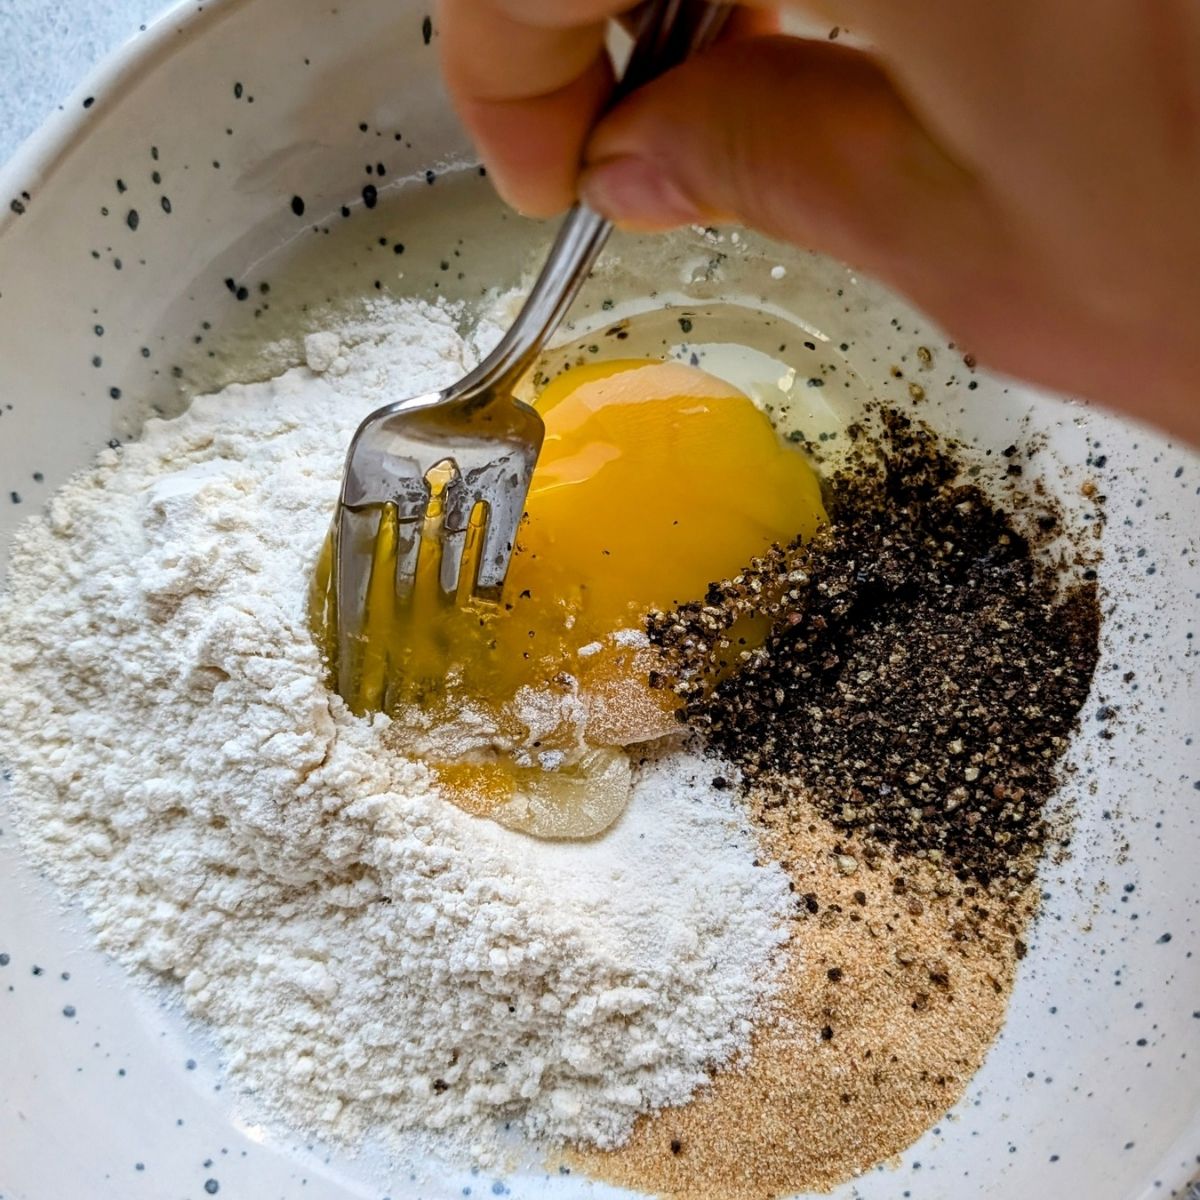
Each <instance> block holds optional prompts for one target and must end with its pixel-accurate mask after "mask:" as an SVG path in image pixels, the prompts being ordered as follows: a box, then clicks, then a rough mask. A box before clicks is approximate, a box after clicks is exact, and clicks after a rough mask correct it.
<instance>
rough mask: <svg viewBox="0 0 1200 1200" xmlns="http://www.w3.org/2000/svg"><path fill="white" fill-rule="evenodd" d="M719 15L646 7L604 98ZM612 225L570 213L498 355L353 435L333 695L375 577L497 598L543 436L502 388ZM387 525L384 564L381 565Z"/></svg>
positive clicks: (534, 347)
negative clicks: (423, 572) (433, 564)
mask: <svg viewBox="0 0 1200 1200" xmlns="http://www.w3.org/2000/svg"><path fill="white" fill-rule="evenodd" d="M727 15H728V9H727V8H726V6H725V5H723V4H709V3H701V2H699V0H652V2H651V3H649V4H648V5H646V6H645V9H644V12H643V14H642V20H641V22H640V25H639V28H638V32H637V36H636V39H635V42H634V46H633V50H632V52H631V54H630V58H629V62H628V65H627V67H626V70H625V72H624V74H623V76H622V78H621V81H620V83H619V84H618V86H617V88H616V90H615V94H614V98H615V99H619V98H621V97H622V96H625V95H627V94H628V93H629V92H630V91H632V90H634V89H635V88H637V87H639V86H640V85H641V84H643V83H646V82H648V81H649V80H651V79H653V78H655V77H656V76H658V75H660V74H662V73H663V72H664V71H666V70H669V69H670V68H671V67H673V66H676V65H678V64H679V63H681V62H682V61H683V60H684V59H685V58H687V57H688V56H689V55H690V54H692V53H693V52H694V51H696V50H698V49H700V48H701V47H703V46H705V45H707V44H708V43H709V42H711V41H712V40H713V39H714V38H715V37H716V35H717V33H718V32H719V31H720V29H721V27H722V25H723V24H724V22H725V19H726V17H727ZM611 230H612V226H611V225H610V224H609V222H608V221H606V220H605V219H604V218H603V217H601V216H599V215H598V214H597V213H595V212H592V211H591V210H589V209H587V208H585V207H584V206H582V205H576V206H575V207H574V208H573V209H572V210H571V212H570V213H569V214H568V215H567V217H566V219H565V220H564V221H563V224H562V227H561V229H560V230H559V233H558V236H557V238H556V239H555V241H554V245H553V246H552V248H551V250H550V254H549V257H548V258H547V260H546V264H545V266H544V267H543V268H542V272H541V274H540V276H539V277H538V280H537V282H536V283H535V284H534V286H533V290H532V291H531V292H530V294H529V298H528V299H527V300H526V302H525V305H524V307H523V308H522V310H521V312H520V314H519V315H518V317H517V319H516V320H515V321H514V323H513V325H512V328H511V329H510V330H509V331H508V333H507V334H506V335H505V337H504V338H503V340H502V341H501V342H500V344H499V345H498V346H497V347H496V349H495V350H494V351H493V352H492V353H491V354H490V355H489V356H488V357H487V358H486V359H485V360H484V361H483V362H482V363H481V364H480V365H479V366H478V367H476V368H475V370H473V371H472V372H470V374H468V375H467V376H466V377H465V378H464V379H462V380H460V381H459V382H458V383H455V384H453V385H452V386H451V387H448V388H446V389H445V390H444V391H442V392H436V393H431V394H429V395H425V396H418V397H415V398H414V399H411V400H403V401H399V402H397V403H395V404H389V405H387V406H386V407H385V408H381V409H379V410H378V411H377V412H375V413H373V414H372V415H371V416H369V417H368V418H367V419H366V420H365V421H364V422H363V424H362V425H361V426H360V427H359V429H358V431H357V433H355V435H354V438H353V440H352V441H351V443H350V451H349V454H348V456H347V459H346V469H345V475H344V477H343V481H342V491H341V496H340V499H339V503H338V510H337V514H336V516H335V519H334V523H333V533H332V541H333V546H332V549H333V561H332V563H331V568H332V577H331V584H332V587H331V594H330V611H329V613H328V617H329V619H330V621H331V623H332V627H333V629H334V630H336V636H335V639H334V646H333V648H334V650H335V652H336V655H337V664H336V667H337V685H338V690H339V691H340V692H341V693H342V695H343V696H345V697H346V698H347V700H349V699H350V696H351V693H352V692H355V691H356V690H357V689H358V688H359V684H360V679H359V674H360V666H361V661H360V660H361V656H362V652H363V651H364V649H366V648H365V647H364V645H363V642H364V639H365V636H366V635H365V632H364V616H365V611H366V608H367V606H368V603H369V602H374V601H376V600H378V599H381V598H382V596H383V589H381V587H380V580H381V578H388V577H390V581H394V592H395V596H396V597H399V599H400V601H401V602H403V600H404V598H405V597H406V596H407V595H409V594H411V592H412V589H413V587H414V584H415V581H416V577H417V564H418V561H419V559H420V558H421V557H422V555H424V554H428V553H430V552H431V550H433V551H435V552H437V553H439V554H440V561H439V563H438V566H437V578H438V581H439V586H440V591H441V595H442V598H443V599H444V600H445V601H447V602H462V601H464V600H466V599H470V598H475V599H481V600H485V601H493V602H495V601H498V600H499V598H500V594H501V590H502V588H503V586H504V579H505V576H506V574H507V572H508V565H509V561H510V559H511V557H512V553H513V547H514V545H515V544H516V537H517V527H518V525H519V524H520V521H521V518H522V515H523V513H524V507H525V499H526V496H527V495H528V492H529V484H530V479H531V477H532V475H533V468H534V465H535V464H536V462H537V458H538V454H539V453H540V452H541V447H542V440H543V436H544V428H543V425H542V419H541V417H540V416H538V414H537V413H536V412H535V411H534V410H533V409H532V408H531V407H530V406H529V405H527V404H523V403H521V402H520V401H518V400H517V399H516V398H515V397H514V395H513V389H514V387H515V386H516V384H517V383H518V382H519V381H520V380H521V378H522V377H523V376H524V375H525V374H526V373H527V372H528V371H529V369H530V367H531V366H532V365H533V363H534V360H535V359H536V358H537V356H538V355H539V354H540V353H541V352H542V350H543V349H544V348H545V346H546V343H547V342H548V341H549V339H550V337H551V336H552V335H553V333H554V331H555V330H556V329H557V328H558V325H559V323H560V322H561V321H562V318H563V317H564V315H565V314H566V312H567V309H568V308H570V306H571V303H572V302H573V301H574V299H575V297H576V295H577V294H578V292H579V289H580V287H581V286H582V285H583V282H584V280H585V279H586V278H587V276H588V273H589V272H590V270H591V268H592V266H593V264H594V263H595V261H596V259H597V257H598V256H599V254H600V251H601V250H602V249H603V247H604V244H605V242H606V241H607V240H608V236H609V233H610V232H611ZM385 526H386V527H387V530H388V532H387V535H386V538H385V543H386V545H387V552H388V553H389V554H394V558H395V563H394V568H393V567H392V565H391V564H390V563H381V562H380V561H378V560H379V556H380V545H381V541H380V532H381V530H382V529H384V527H385ZM383 571H386V573H387V575H386V576H383V575H381V572H383ZM389 599H390V597H389Z"/></svg>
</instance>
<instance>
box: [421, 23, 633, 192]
mask: <svg viewBox="0 0 1200 1200" xmlns="http://www.w3.org/2000/svg"><path fill="white" fill-rule="evenodd" d="M630 7H631V5H630V3H629V0H441V5H440V13H441V19H440V22H439V27H440V31H441V53H442V63H443V68H444V71H445V75H446V80H447V83H448V84H449V86H450V91H451V94H452V95H453V97H454V101H455V105H456V107H457V108H458V112H459V115H460V116H461V117H462V119H463V122H464V124H465V125H466V126H467V129H468V131H469V132H470V133H471V136H472V137H473V138H474V140H475V143H476V145H477V146H478V147H479V149H480V152H481V153H482V154H483V156H484V159H485V161H486V162H487V163H488V165H489V168H490V169H491V172H492V176H493V179H494V181H495V184H496V187H497V189H498V190H499V192H500V194H501V195H502V196H503V197H504V198H505V199H506V200H508V201H509V202H510V203H511V204H512V205H513V206H514V207H516V208H517V209H519V210H520V211H522V212H526V213H529V214H530V215H533V216H549V215H551V214H553V213H555V212H559V211H561V210H562V209H563V208H564V207H566V206H567V205H568V204H569V203H570V202H571V200H572V199H574V196H575V180H576V177H577V175H578V170H579V161H580V156H581V153H582V150H583V145H584V142H585V140H586V138H587V134H588V131H589V130H590V129H591V127H592V125H593V124H594V122H595V120H596V117H597V116H598V114H599V113H600V111H601V109H602V108H603V107H604V104H605V101H606V100H607V98H608V95H609V92H610V91H611V88H612V69H611V66H610V64H609V60H608V55H607V53H606V50H605V32H606V27H607V22H608V19H609V18H610V17H613V16H617V15H619V14H621V13H622V12H625V11H627V10H628V9H629V8H630Z"/></svg>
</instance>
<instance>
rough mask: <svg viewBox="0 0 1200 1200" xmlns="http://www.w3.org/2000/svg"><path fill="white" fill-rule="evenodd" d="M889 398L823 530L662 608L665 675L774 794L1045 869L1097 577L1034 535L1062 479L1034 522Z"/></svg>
mask: <svg viewBox="0 0 1200 1200" xmlns="http://www.w3.org/2000/svg"><path fill="white" fill-rule="evenodd" d="M879 417H880V426H881V428H880V431H879V432H878V433H873V434H871V435H868V434H867V432H866V430H865V429H864V428H863V427H861V426H859V427H856V428H854V429H853V430H851V431H850V433H851V437H852V438H853V439H854V443H855V449H854V451H853V452H852V453H851V455H850V457H849V459H848V460H847V462H846V463H845V464H844V465H843V466H841V467H840V468H838V469H837V470H836V471H835V472H834V474H833V475H832V477H831V478H830V479H829V481H828V495H827V506H828V508H829V512H830V517H831V522H830V525H829V526H828V527H827V528H826V530H825V531H823V533H821V534H820V535H818V536H817V538H815V539H814V540H813V541H811V542H810V543H808V544H806V545H793V546H791V547H789V548H787V549H776V550H775V551H773V552H772V553H770V554H768V555H767V556H766V557H764V558H762V559H759V560H756V561H755V563H754V564H752V565H751V567H750V568H748V569H747V570H746V571H745V572H743V574H742V575H740V576H738V577H737V578H736V579H734V580H730V581H726V582H723V583H720V584H716V585H714V586H713V587H711V588H710V589H709V593H708V595H707V596H706V598H705V602H704V603H697V604H690V605H685V606H683V607H681V608H679V609H677V610H675V611H672V612H670V613H656V614H652V616H651V618H650V621H649V634H650V638H651V641H652V642H653V643H654V644H656V645H657V646H659V647H660V648H661V649H662V651H663V653H664V658H665V661H666V663H667V664H668V665H669V669H665V670H664V671H663V672H661V673H660V674H659V675H658V676H657V677H656V682H658V683H659V685H660V686H669V687H672V688H673V689H674V690H675V692H676V693H677V694H678V695H679V696H680V698H681V700H682V701H683V706H682V708H681V710H680V712H679V717H680V719H681V720H682V721H684V722H686V723H687V724H688V725H689V726H691V727H692V728H693V729H695V730H696V731H698V732H699V733H701V734H702V735H703V736H704V737H705V738H706V739H707V741H708V743H709V745H710V746H711V747H712V748H713V749H714V750H715V751H717V752H718V753H719V754H721V755H722V757H724V758H726V759H728V760H732V761H733V762H735V763H736V764H737V765H738V766H739V767H740V768H741V769H742V772H743V774H744V776H745V780H746V783H747V784H748V785H751V786H754V787H755V788H758V789H762V788H767V789H768V790H769V791H770V792H771V794H772V799H771V800H770V801H769V802H768V803H769V804H771V805H774V806H776V807H779V808H781V809H784V810H786V809H787V808H788V806H789V803H790V802H794V800H795V797H796V794H797V789H798V788H799V789H803V791H804V793H805V794H806V795H807V797H808V798H809V799H810V800H811V801H812V802H813V803H814V805H815V806H816V808H817V809H818V810H819V811H820V812H821V813H822V815H824V816H825V817H826V818H827V819H828V820H829V821H830V822H831V823H832V824H833V825H834V826H836V827H838V828H840V829H843V830H846V831H849V832H854V833H856V834H859V835H861V836H863V837H864V838H865V839H866V840H867V842H868V844H871V843H875V844H879V845H880V846H881V847H882V846H888V847H891V848H892V849H893V850H894V851H895V852H896V853H899V854H916V855H917V856H919V857H920V858H924V859H927V860H929V861H931V862H933V863H934V864H937V863H944V864H945V865H946V866H948V867H950V868H951V869H952V870H954V871H955V872H956V873H957V874H958V875H959V877H960V878H962V879H975V880H978V881H980V882H982V883H984V884H985V885H986V884H988V883H990V882H992V881H993V880H1000V879H1004V878H1011V877H1016V878H1017V879H1019V880H1022V881H1028V879H1029V878H1030V877H1031V875H1032V871H1033V864H1034V863H1035V862H1036V857H1037V855H1038V853H1039V852H1040V850H1041V848H1042V846H1043V844H1044V842H1045V840H1046V837H1047V833H1048V828H1047V822H1046V816H1045V805H1046V802H1047V800H1048V799H1049V798H1050V796H1051V795H1052V793H1053V791H1054V790H1055V788H1056V786H1057V783H1058V767H1059V763H1060V760H1061V758H1062V756H1063V753H1064V751H1065V749H1066V746H1067V740H1068V737H1069V735H1070V733H1071V730H1072V728H1073V727H1074V724H1075V719H1076V715H1077V713H1078V712H1079V709H1080V707H1081V706H1082V705H1083V703H1084V701H1085V700H1086V698H1087V694H1088V690H1089V687H1090V684H1091V679H1092V674H1093V671H1094V669H1095V665H1096V658H1097V642H1098V632H1099V609H1098V603H1097V595H1096V584H1095V582H1094V580H1087V579H1074V578H1072V579H1067V578H1065V577H1063V574H1062V572H1063V568H1061V567H1055V566H1053V565H1051V563H1050V562H1049V561H1048V558H1047V556H1044V555H1041V554H1039V553H1038V550H1037V547H1036V545H1035V544H1034V542H1031V540H1030V537H1031V536H1032V537H1033V538H1034V539H1038V538H1041V539H1049V538H1050V537H1052V536H1053V534H1054V533H1055V531H1056V529H1057V527H1058V518H1057V517H1056V515H1055V514H1054V513H1053V512H1052V511H1051V510H1049V509H1048V508H1047V507H1046V504H1045V500H1044V498H1040V497H1039V498H1037V499H1036V501H1035V500H1034V494H1033V493H1031V499H1030V504H1031V506H1032V505H1034V504H1035V503H1036V505H1037V511H1036V512H1032V511H1031V513H1030V514H1029V517H1030V519H1028V520H1025V521H1022V520H1020V519H1019V516H1020V514H1018V516H1014V515H1013V514H1010V513H1008V512H1005V511H1004V510H1003V509H1002V508H1000V507H999V505H998V504H997V503H996V501H995V500H994V499H993V498H991V497H989V496H988V495H987V494H985V492H984V491H983V490H982V489H981V488H980V487H979V486H977V485H976V484H975V483H973V482H971V481H970V479H969V478H968V477H967V476H966V475H965V472H964V468H963V462H962V460H961V457H960V456H959V455H958V453H957V451H956V449H955V448H954V447H952V446H950V445H948V444H947V443H945V442H944V441H941V440H939V439H938V437H937V436H936V435H935V434H934V433H933V432H932V431H931V430H930V429H929V428H928V427H926V426H924V425H923V424H921V423H919V422H916V421H914V420H912V419H911V418H909V417H907V416H904V415H903V414H900V413H898V412H895V411H892V410H881V412H880V414H879ZM1014 453H1015V449H1014ZM1009 457H1011V455H1009ZM1010 474H1015V473H1013V472H1011V471H1010ZM1026 525H1028V527H1029V529H1030V530H1032V534H1031V535H1025V534H1023V533H1022V532H1020V529H1022V528H1025V526H1026ZM1093 574H1094V573H1093ZM755 614H757V615H758V619H759V620H761V618H762V617H766V618H768V619H769V620H770V622H771V628H770V632H769V634H768V635H767V637H766V640H765V642H764V643H763V644H762V645H761V647H759V648H752V639H751V637H750V635H749V633H748V632H747V631H748V628H749V626H748V624H747V622H749V621H750V620H752V619H754V617H755ZM779 815H782V814H779ZM848 861H852V860H848ZM856 865H857V864H856Z"/></svg>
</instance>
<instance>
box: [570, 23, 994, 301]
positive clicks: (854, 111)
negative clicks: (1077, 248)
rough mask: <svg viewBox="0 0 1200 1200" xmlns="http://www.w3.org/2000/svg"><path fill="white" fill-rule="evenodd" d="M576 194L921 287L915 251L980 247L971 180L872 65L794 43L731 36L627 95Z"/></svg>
mask: <svg viewBox="0 0 1200 1200" xmlns="http://www.w3.org/2000/svg"><path fill="white" fill-rule="evenodd" d="M580 194H581V196H582V197H583V199H584V200H586V201H587V202H588V203H589V204H590V205H591V206H592V207H593V208H595V209H597V210H598V211H600V212H601V213H603V214H604V215H606V216H608V217H610V218H612V219H613V220H615V221H616V222H617V223H618V224H620V225H623V226H625V227H627V228H633V229H641V230H656V229H665V228H670V227H672V226H676V225H681V224H689V223H702V224H707V223H712V222H721V221H730V220H734V221H738V222H741V223H743V224H746V225H750V226H753V227H755V228H758V229H760V230H762V231H763V232H765V233H768V234H770V235H772V236H775V237H778V238H781V239H783V240H786V241H791V242H796V243H799V244H802V245H805V246H809V247H813V248H816V249H820V250H823V251H825V252H827V253H830V254H833V255H835V256H837V257H839V258H841V259H843V260H846V261H849V262H853V263H855V264H856V265H857V266H859V267H861V268H864V269H867V270H871V271H873V272H874V273H876V274H879V275H881V276H882V277H884V278H886V279H888V280H889V281H890V282H892V283H893V284H897V285H899V286H901V287H906V288H909V289H911V290H915V291H918V292H920V291H923V290H925V289H924V288H921V287H914V286H913V285H914V282H915V281H914V280H913V279H912V278H910V277H909V275H910V271H911V267H912V265H913V264H914V263H916V262H918V261H919V260H921V259H922V257H924V258H925V260H926V261H925V263H924V268H922V270H925V269H929V268H933V267H935V266H938V264H937V263H935V262H930V261H928V256H930V255H935V256H936V257H937V258H938V259H941V260H943V261H956V262H957V266H958V268H959V269H960V270H962V269H970V263H969V262H965V261H964V260H963V259H962V257H961V255H962V254H963V253H965V252H967V251H968V250H969V248H970V247H971V246H972V244H978V241H980V240H982V241H984V242H986V241H988V240H989V239H988V238H987V237H986V236H983V235H985V234H986V232H987V229H988V218H987V214H986V212H985V211H984V209H985V207H986V206H985V202H984V198H983V196H982V194H981V193H980V191H979V190H978V189H977V187H976V185H975V183H974V181H973V179H972V178H971V176H970V175H969V174H968V173H967V172H965V171H963V170H962V169H961V168H959V167H958V166H957V165H956V164H955V163H953V162H952V161H951V159H950V158H949V157H948V156H947V155H945V154H944V153H943V152H942V151H941V150H940V149H939V148H938V147H937V145H936V144H935V143H934V142H933V141H932V140H931V139H930V137H929V136H928V135H927V134H926V132H925V131H924V130H923V129H922V127H921V126H920V124H919V123H918V121H917V119H916V118H915V117H914V116H913V114H912V112H911V111H910V110H909V108H908V106H907V105H906V104H905V103H904V101H903V100H902V98H901V97H900V96H899V94H898V93H897V92H896V90H895V88H894V87H893V86H892V84H891V82H890V81H889V79H888V78H887V76H886V75H885V74H884V72H883V71H882V70H881V69H880V67H879V66H878V65H877V64H876V63H875V61H874V60H873V59H872V58H870V57H868V56H867V55H865V54H862V53H859V52H857V51H854V50H848V49H845V48H843V47H839V46H834V45H830V44H828V43H819V42H809V41H804V40H801V39H797V38H788V37H759V38H748V39H741V40H736V41H731V42H729V43H727V44H723V45H719V46H717V47H714V48H713V49H712V50H710V51H708V52H706V53H705V54H703V55H700V56H699V57H697V58H694V59H692V60H690V61H688V62H687V63H685V64H684V65H683V66H681V67H679V68H677V69H676V70H674V71H671V72H670V73H668V74H667V75H664V76H663V77H662V78H660V79H658V80H656V81H655V82H653V83H651V84H649V85H648V86H646V87H644V88H642V89H640V90H639V91H637V92H635V93H634V94H633V95H632V96H631V97H629V99H628V100H626V101H625V102H624V103H623V104H621V105H620V106H619V107H618V108H617V109H615V110H614V111H613V112H612V113H611V114H610V115H609V116H607V117H606V118H605V119H604V120H603V121H602V122H601V123H600V124H599V125H598V127H597V128H596V130H595V132H594V133H593V135H592V137H591V140H590V142H589V145H588V148H587V153H586V158H585V169H584V173H583V175H582V177H581V180H580ZM990 240H991V241H992V242H993V244H994V243H995V241H996V238H995V236H994V234H993V237H992V238H991V239H990Z"/></svg>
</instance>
